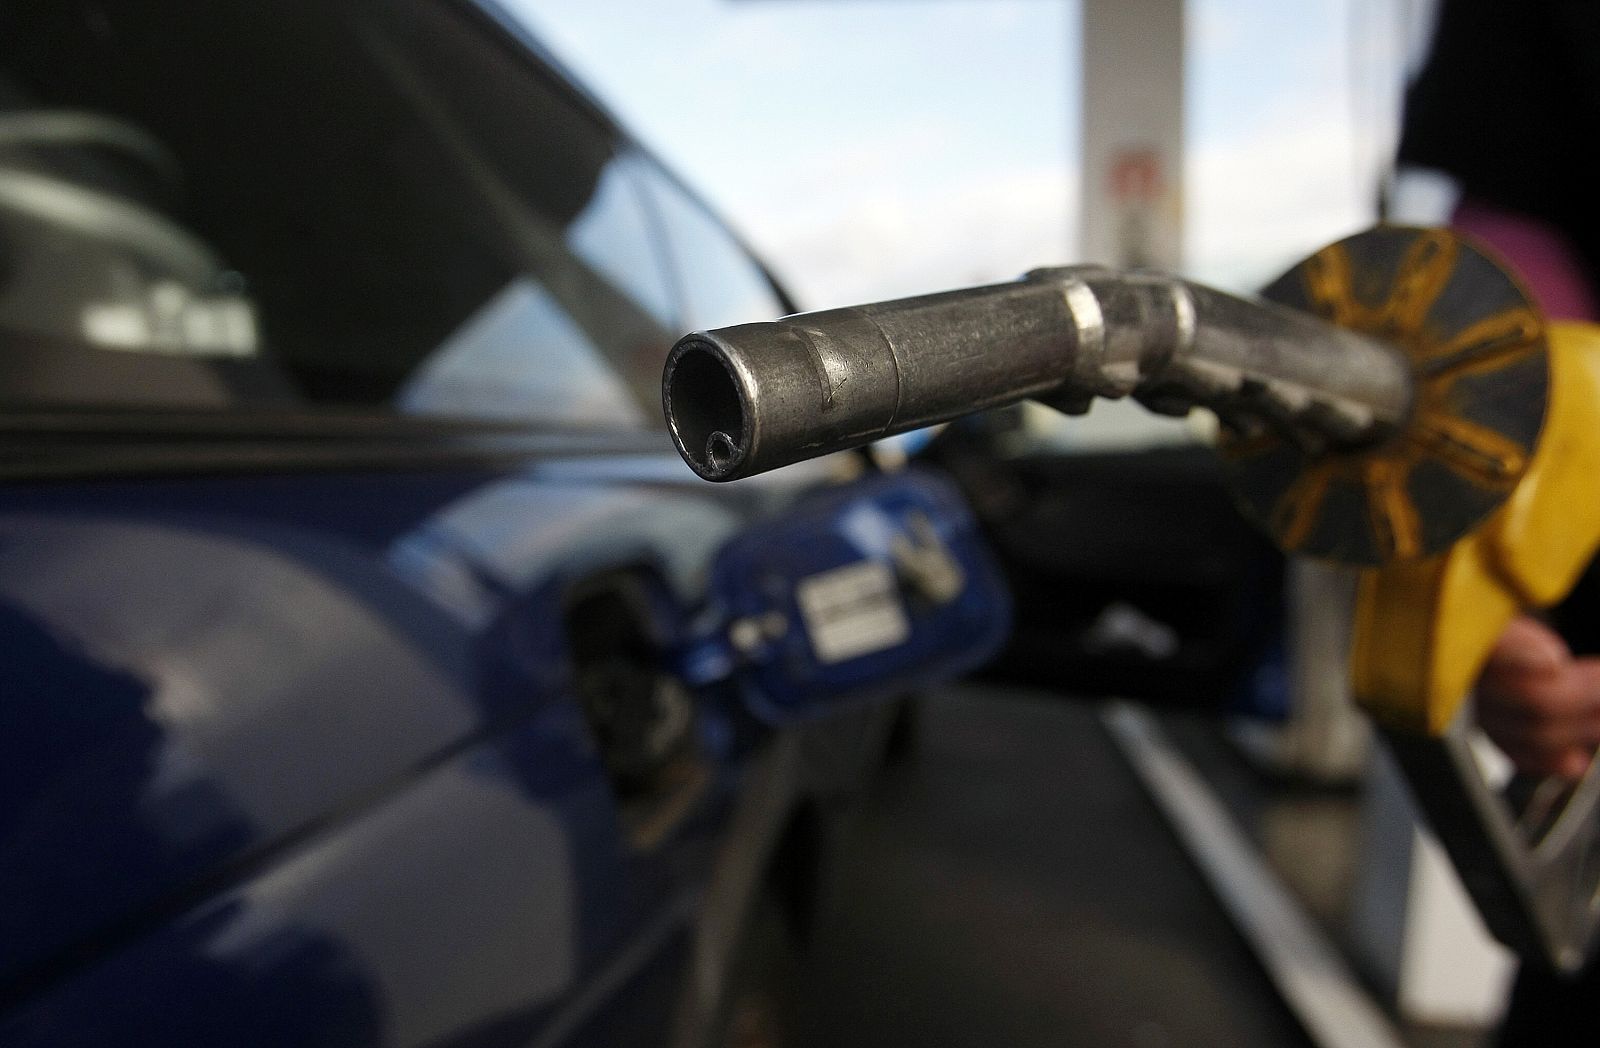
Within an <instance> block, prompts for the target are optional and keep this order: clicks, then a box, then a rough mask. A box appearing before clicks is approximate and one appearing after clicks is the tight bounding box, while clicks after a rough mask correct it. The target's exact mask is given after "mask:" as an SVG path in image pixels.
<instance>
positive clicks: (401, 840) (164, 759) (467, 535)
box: [0, 0, 1007, 1046]
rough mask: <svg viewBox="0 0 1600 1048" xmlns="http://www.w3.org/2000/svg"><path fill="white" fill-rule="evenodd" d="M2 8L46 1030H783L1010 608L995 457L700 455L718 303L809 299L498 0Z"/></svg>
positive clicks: (19, 871) (15, 520)
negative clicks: (682, 341) (898, 796)
mask: <svg viewBox="0 0 1600 1048" xmlns="http://www.w3.org/2000/svg"><path fill="white" fill-rule="evenodd" d="M0 40H3V41H4V45H3V51H0V471H3V474H4V478H3V480H4V488H3V495H0V1043H5V1044H7V1045H32V1044H39V1045H43V1044H67V1043H72V1044H113V1043H115V1044H127V1043H150V1044H163V1045H178V1044H194V1045H200V1044H205V1045H212V1044H218V1043H227V1044H235V1045H245V1044H261V1045H267V1044H272V1045H281V1044H328V1045H358V1044H386V1045H434V1046H445V1045H461V1046H465V1045H468V1044H471V1045H498V1044H528V1043H536V1044H551V1045H554V1044H593V1045H623V1044H658V1043H667V1042H669V1041H670V1042H672V1043H677V1044H693V1043H704V1042H708V1041H709V1042H711V1043H719V1042H722V1043H727V1042H729V1041H730V1040H732V1039H734V1038H736V1037H744V1036H748V1034H749V1031H750V1030H751V1029H752V1028H754V1029H761V1028H763V1027H764V1026H769V1025H771V1024H774V1023H776V1022H779V1021H780V1019H781V1017H780V1016H779V1015H778V1014H777V1009H776V1008H775V1007H774V1006H772V1005H771V1004H770V1003H763V1002H770V1001H771V1000H772V999H773V998H774V997H775V996H776V995H777V994H780V993H781V977H782V965H783V964H784V954H785V951H786V950H789V949H792V948H794V946H795V942H796V940H797V939H798V938H799V937H801V936H802V935H803V934H804V930H805V926H806V924H807V920H808V912H809V911H810V910H812V909H814V908H815V907H816V906H818V905H819V904H820V903H821V901H822V900H824V899H825V882H826V876H825V867H826V862H827V856H826V844H827V840H828V837H829V834H830V829H829V825H830V820H831V819H832V818H833V813H834V812H835V811H836V810H837V809H838V806H839V804H840V803H841V799H842V798H847V797H848V796H849V795H850V793H851V791H852V790H853V789H855V788H856V787H857V786H858V785H859V783H860V781H861V779H862V777H863V775H864V774H865V773H866V772H867V771H869V770H870V769H871V768H872V767H873V766H874V765H875V763H876V762H877V761H878V759H879V755H880V752H881V749H882V746H883V744H884V742H885V740H886V739H887V736H888V734H889V732H890V730H891V729H892V727H893V718H894V716H895V710H896V707H895V705H894V700H896V699H898V698H900V697H902V696H904V695H906V694H908V693H909V692H912V691H914V690H915V689H917V688H919V687H921V686H924V685H926V684H928V683H930V682H932V681H935V680H939V679H943V678H945V677H948V676H951V675H953V674H955V673H957V672H959V671H960V670H962V669H965V668H967V667H969V666H971V665H973V664H974V663H976V662H977V661H979V660H981V659H982V658H983V657H984V656H985V655H986V654H988V653H989V652H991V651H992V650H993V649H994V648H995V647H996V646H997V645H998V643H999V642H1000V640H1001V637H1002V634H1003V631H1004V629H1005V625H1006V607H1007V605H1006V596H1005V593H1004V590H1003V588H1002V585H1001V583H1000V581H999V577H998V575H997V573H996V571H995V569H994V568H993V567H992V566H991V564H990V562H989V559H988V555H987V554H986V552H985V551H984V549H983V548H982V545H981V542H980V541H979V540H978V538H977V536H976V531H975V526H974V524H973V521H972V519H971V517H970V515H969V513H968V512H967V510H966V509H965V507H964V505H963V504H962V502H961V500H960V498H959V496H957V495H956V494H955V493H954V490H953V489H952V488H951V487H950V486H949V485H948V484H947V483H946V482H943V481H940V480H938V479H936V478H933V477H930V476H927V475H924V474H918V473H914V472H912V473H901V474H897V475H893V476H884V475H875V474H873V473H872V471H870V469H869V468H868V466H867V465H866V464H865V463H864V462H863V461H862V460H860V459H856V458H851V459H845V460H839V461H834V462H832V463H829V464H823V465H821V466H820V467H818V468H815V469H811V470H802V471H793V472H791V473H788V474H786V475H785V476H784V477H782V478H779V479H777V480H776V481H774V482H772V483H766V484H752V485H742V486H740V487H738V488H734V489H715V488H713V487H712V486H710V485H706V484H704V483H703V482H700V481H698V480H697V479H695V478H694V477H693V476H692V475H691V474H690V473H689V471H688V470H687V469H686V468H685V467H684V466H683V465H682V463H681V462H679V461H678V459H677V457H676V455H675V454H673V453H672V452H671V450H670V445H669V443H668V441H667V439H666V436H665V434H664V432H663V430H662V423H661V421H660V410H659V392H658V388H659V386H658V384H659V376H660V369H661V364H662V361H663V359H664V357H665V353H666V350H667V348H668V345H669V343H670V341H671V339H672V337H673V336H674V335H675V334H676V333H677V332H679V331H681V330H685V329H687V328H690V327H703V326H712V325H719V324H726V323H730V322H736V321H740V320H745V319H754V318H761V317H769V316H772V315H776V314H778V313H783V312H788V311H790V309H791V308H792V307H791V306H790V303H789V302H788V300H787V299H786V298H785V297H784V295H783V293H782V292H781V290H779V289H778V288H777V287H776V286H775V284H774V283H773V281H772V280H771V278H770V277H769V276H768V274H767V273H766V272H765V270H764V269H763V268H762V267H761V265H760V264H759V263H758V262H757V261H756V260H755V259H754V258H753V257H752V256H751V254H750V253H749V252H748V251H747V250H746V249H745V248H744V247H743V246H742V245H741V243H740V242H739V240H738V239H737V238H736V237H735V236H734V235H733V234H731V233H730V232H729V231H728V229H727V227H726V226H725V225H723V224H722V222H720V221H719V220H718V219H717V218H716V217H715V216H714V215H713V214H712V213H711V212H710V211H709V210H707V209H706V208H705V206H704V205H703V204H702V203H701V202H700V201H699V200H698V199H697V198H696V197H695V196H694V194H692V193H691V192H689V191H688V190H687V189H685V188H684V186H683V185H682V184H681V183H680V182H678V181H677V180H676V179H675V178H674V177H673V176H672V175H670V174H669V173H668V172H666V171H665V170H664V169H663V168H662V167H661V166H660V165H659V164H658V163H657V162H656V161H655V160H654V159H652V158H651V156H649V155H648V154H647V153H646V152H645V151H644V150H642V149H641V148H639V147H638V146H637V144H635V143H634V142H633V141H632V140H631V139H630V138H629V136H628V135H627V134H626V133H624V132H623V131H622V130H621V129H619V127H618V126H617V124H616V123H615V121H613V120H612V119H611V118H610V117H608V116H607V114H606V113H605V111H604V110H603V109H602V108H601V107H600V106H599V105H598V104H597V103H596V102H595V100H594V99H593V98H591V97H590V96H588V95H587V94H586V93H585V92H584V91H583V89H582V88H581V87H579V86H577V85H576V84H575V83H574V82H573V81H572V80H571V79H570V78H569V77H567V76H565V75H564V74H563V73H562V72H561V71H560V69H559V68H558V66H557V65H556V63H555V62H554V60H553V59H552V58H550V56H549V55H548V54H547V53H545V52H544V51H543V50H542V49H541V48H540V46H539V45H538V44H537V43H536V42H535V41H534V40H533V39H532V38H530V37H529V36H528V35H526V33H525V32H524V30H523V29H522V28H521V27H520V25H519V24H518V23H516V22H514V21H512V20H510V19H508V18H506V17H505V16H503V15H502V14H501V13H500V12H499V11H498V10H497V9H495V8H493V7H491V6H488V5H479V4H475V3H468V2H450V0H385V2H379V0H371V2H368V0H358V2H353V3H347V4H339V5H326V4H322V3H313V2H309V0H307V2H299V0H296V2H291V3H288V4H278V5H269V6H259V5H257V6H251V5H212V6H207V7H201V8H178V7H174V6H173V5H169V4H161V3H142V2H141V3H130V4H119V5H114V6H105V5H102V4H99V3H94V2H72V0H66V2H60V0H58V2H51V3H33V2H27V3H19V4H10V5H7V6H6V8H5V10H4V11H3V12H0ZM851 478H854V479H851ZM840 480H845V481H847V482H846V483H842V484H841V483H839V481H840ZM907 549H912V550H913V552H915V553H916V557H915V558H913V559H914V560H915V564H916V565H917V566H918V570H922V571H925V570H926V569H927V566H928V565H929V564H930V563H933V564H936V565H938V567H939V570H940V571H942V572H944V573H945V578H944V581H945V582H946V583H948V582H950V581H951V580H952V579H953V580H954V582H955V585H954V587H953V588H952V587H951V586H949V585H943V586H938V587H932V588H930V587H927V586H922V585H919V577H918V575H917V571H913V570H911V569H910V568H909V567H908V565H907V561H906V557H905V552H906V550H907ZM735 972H736V973H737V979H736V980H734V979H732V978H731V976H732V974H733V973H735ZM752 1002H753V1003H752Z"/></svg>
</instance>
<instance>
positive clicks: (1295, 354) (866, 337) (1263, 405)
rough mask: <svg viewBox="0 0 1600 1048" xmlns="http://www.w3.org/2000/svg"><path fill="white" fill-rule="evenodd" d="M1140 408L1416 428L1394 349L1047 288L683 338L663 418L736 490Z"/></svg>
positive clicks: (832, 313) (1170, 298) (1153, 287)
mask: <svg viewBox="0 0 1600 1048" xmlns="http://www.w3.org/2000/svg"><path fill="white" fill-rule="evenodd" d="M1135 393H1137V394H1140V395H1142V396H1147V397H1149V398H1150V399H1151V400H1152V401H1160V402H1161V403H1163V404H1165V405H1169V406H1185V405H1205V406H1207V407H1212V408H1215V409H1216V410H1218V411H1219V412H1221V413H1223V414H1228V413H1230V412H1232V413H1234V414H1237V415H1241V416H1251V417H1257V418H1266V419H1269V420H1270V421H1273V422H1275V423H1278V424H1281V425H1287V426H1289V427H1290V428H1294V429H1298V430H1300V431H1301V432H1302V435H1305V436H1307V437H1308V439H1322V440H1327V441H1331V442H1333V443H1339V444H1350V443H1359V442H1361V441H1364V440H1370V439H1372V438H1373V437H1374V435H1375V434H1377V435H1381V434H1382V433H1383V432H1385V431H1387V428H1391V427H1393V426H1394V425H1395V424H1397V423H1398V422H1399V421H1400V420H1401V419H1402V418H1403V417H1404V416H1405V414H1406V413H1407V411H1408V410H1409V406H1410V398H1411V395H1412V389H1411V380H1410V374H1409V370H1408V366H1407V364H1406V362H1405V360H1404V358H1403V357H1402V356H1401V355H1400V354H1399V353H1397V352H1396V351H1395V350H1394V349H1393V348H1392V347H1390V346H1387V345H1386V344H1384V343H1381V342H1379V341H1377V340H1374V339H1370V338H1367V337H1366V336H1363V335H1359V334H1357V333H1355V332H1351V331H1346V330H1343V329H1340V328H1335V327H1333V326H1331V325H1328V324H1325V323H1322V322H1321V321H1318V320H1317V319H1315V318H1313V317H1310V316H1307V315H1305V314H1301V313H1296V312H1294V311H1292V310H1288V309H1284V308H1282V307H1278V306H1274V305H1271V304H1270V303H1253V302H1245V301H1242V300H1239V299H1235V298H1232V297H1231V296H1228V295H1224V294H1222V293H1221V292H1217V291H1212V290H1210V289H1209V288H1204V287H1200V286H1198V285H1194V284H1189V283H1186V282H1184V281H1181V280H1177V279H1175V278H1172V277H1165V276H1160V275H1158V274H1142V273H1136V274H1121V273H1116V272H1113V271H1111V270H1106V269H1100V268H1095V267H1082V268H1069V269H1049V270H1039V271H1036V272H1035V273H1032V274H1029V275H1028V276H1027V277H1026V278H1024V279H1022V280H1019V281H1016V282H1014V283H1010V284H996V285H991V286H987V287H976V288H967V289H964V290H960V291H948V292H944V293H943V294H937V295H925V296H922V297H919V298H908V299H899V300H896V301H892V302H879V303H874V304H871V305H865V306H855V307H851V308H847V309H832V310H826V311H824V312H819V313H801V314H797V315H795V316H791V317H785V318H783V319H781V320H777V321H773V322H771V323H765V324H743V325H740V326H737V327H728V328H719V329H717V330H715V331H701V332H695V333H693V334H690V335H686V336H685V337H684V338H683V339H681V340H680V341H679V342H678V344H677V345H676V346H674V347H673V350H672V353H671V355H670V356H669V357H668V359H667V366H666V371H665V374H664V375H663V379H662V400H663V406H664V408H665V410H666V415H667V422H668V425H669V427H670V429H671V432H672V438H673V441H674V442H675V443H676V444H677V446H678V451H679V452H680V453H681V454H682V455H683V458H684V460H685V461H687V462H688V463H689V465H690V467H692V468H693V469H694V471H695V472H696V473H698V474H699V475H700V476H702V477H704V478H706V479H707V480H735V479H738V478H739V477H746V476H750V475H752V474H755V473H761V472H764V471H766V470H770V469H775V468H777V467H778V466H783V465H787V464H788V463H791V462H797V461H799V460H801V459H807V458H814V457H816V456H818V455H824V454H827V453H829V452H832V451H840V450H843V449H845V448H850V447H858V446H860V445H863V444H866V443H869V442H871V441H873V440H877V439H879V438H880V437H887V436H892V435H894V434H896V433H903V432H905V431H907V430H911V429H917V428H919V427H922V426H928V425H932V424H934V423H936V422H943V421H946V420H948V419H952V418H955V417H957V416H959V415H964V414H967V413H969V412H974V411H981V410H984V409H986V408H992V407H997V406H999V405H1002V404H1008V403H1012V402H1015V401H1018V400H1022V399H1025V398H1029V397H1032V398H1037V399H1039V400H1042V401H1044V402H1045V403H1053V404H1057V405H1082V404H1084V403H1087V401H1088V400H1089V399H1090V398H1092V397H1096V396H1103V397H1123V396H1127V395H1129V394H1135Z"/></svg>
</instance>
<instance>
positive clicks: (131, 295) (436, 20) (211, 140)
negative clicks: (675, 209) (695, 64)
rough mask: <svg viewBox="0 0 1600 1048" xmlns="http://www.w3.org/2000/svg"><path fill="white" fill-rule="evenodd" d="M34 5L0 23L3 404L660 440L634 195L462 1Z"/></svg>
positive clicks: (620, 172) (650, 244)
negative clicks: (255, 410) (576, 428)
mask: <svg viewBox="0 0 1600 1048" xmlns="http://www.w3.org/2000/svg"><path fill="white" fill-rule="evenodd" d="M37 6H38V5H6V6H5V8H4V9H3V10H0V38H3V39H5V40H7V43H8V46H7V48H6V55H5V57H4V58H0V398H3V400H4V401H5V402H8V403H11V404H19V403H20V404H31V405H36V404H39V403H48V404H51V405H58V404H61V403H67V404H86V405H97V406H125V405H126V404H128V403H130V402H132V403H138V404H140V405H143V406H150V405H161V404H170V405H174V406H183V407H228V406H231V407H238V406H241V405H243V406H252V405H268V406H285V405H317V404H325V405H337V406H342V407H357V408H363V409H381V410H392V411H396V412H399V413H403V414H423V415H450V416H477V417H495V418H512V419H527V420H531V421H535V422H555V423H580V424H584V425H602V426H625V427H638V426H642V425H655V424H658V419H659V415H660V411H659V381H660V365H661V360H662V358H663V357H664V354H665V351H666V348H667V346H668V345H669V344H670V342H671V339H672V337H673V334H674V333H675V332H676V331H677V329H678V328H679V327H680V326H681V320H680V317H679V315H678V314H679V310H678V308H677V304H676V297H675V294H674V291H673V288H672V286H671V284H670V283H669V279H668V273H667V269H666V264H665V261H664V259H663V258H662V257H661V255H660V245H659V243H658V241H657V240H656V239H655V238H654V229H653V227H652V224H651V219H650V216H649V213H648V212H647V210H646V207H645V202H644V200H643V199H642V197H641V194H640V190H639V187H638V185H637V183H636V182H635V181H634V180H633V178H632V177H631V176H629V175H628V174H626V173H625V172H624V164H623V163H622V162H621V161H620V160H619V157H618V154H617V150H616V146H615V142H614V136H613V134H612V132H611V131H610V129H609V128H608V127H606V126H605V125H604V124H603V123H602V122H601V121H600V120H599V119H598V118H597V117H595V116H594V115H592V113H591V112H590V111H589V110H587V109H585V108H584V107H583V106H581V105H579V104H577V103H576V102H575V101H574V99H573V97H572V96H571V95H570V94H569V93H568V92H567V91H566V90H565V89H564V88H563V87H561V86H559V85H558V84H557V83H556V82H555V81H554V80H553V79H552V78H551V76H550V75H549V74H548V73H547V72H545V71H541V70H539V69H537V68H536V67H535V66H534V64H533V60H532V58H531V57H530V56H529V55H527V54H524V53H521V52H520V51H518V50H517V49H516V48H515V46H514V45H512V44H511V43H510V42H509V41H506V40H503V39H500V38H499V37H498V36H495V35H493V34H492V33H491V32H490V31H489V30H487V29H486V27H485V25H483V24H480V22H479V20H478V19H477V18H475V17H473V16H471V14H470V13H469V12H470V9H469V8H465V7H457V6H455V5H447V4H442V3H426V2H420V0H394V2H382V3H380V2H375V0H373V2H360V0H357V2H354V3H344V4H326V3H322V2H313V0H285V2H282V3H276V4H270V5H261V4H212V5H198V6H196V5H162V4H114V5H104V4H99V3H94V4H90V3H87V2H85V3H82V4H74V3H71V2H68V3H57V4H52V5H46V6H44V7H43V9H42V11H41V10H36V9H35V7H37ZM112 376H115V377H114V378H113V377H112Z"/></svg>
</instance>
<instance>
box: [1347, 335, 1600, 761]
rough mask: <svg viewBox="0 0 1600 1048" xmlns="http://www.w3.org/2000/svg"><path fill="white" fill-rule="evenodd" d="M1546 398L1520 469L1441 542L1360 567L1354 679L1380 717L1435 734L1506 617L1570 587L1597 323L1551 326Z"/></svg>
mask: <svg viewBox="0 0 1600 1048" xmlns="http://www.w3.org/2000/svg"><path fill="white" fill-rule="evenodd" d="M1549 352H1550V402H1549V405H1548V407H1547V409H1546V414H1545V421H1544V427H1543V429H1542V431H1541V432H1540V435H1539V442H1538V446H1537V447H1536V448H1535V449H1534V453H1533V458H1532V460H1531V462H1530V463H1529V465H1528V471H1527V473H1526V474H1524V476H1523V478H1522V480H1521V481H1520V482H1519V483H1518V484H1517V487H1516V489H1515V490H1514V491H1513V492H1512V493H1511V496H1510V497H1509V498H1508V499H1507V500H1506V503H1505V504H1504V505H1503V506H1501V507H1500V509H1499V510H1497V511H1496V512H1495V514H1494V515H1493V516H1491V517H1490V518H1489V519H1488V520H1487V521H1486V522H1485V523H1484V524H1483V526H1482V527H1480V528H1478V529H1477V530H1476V531H1475V532H1473V533H1472V534H1471V535H1468V536H1467V537H1466V538H1464V539H1462V540H1461V541H1460V542H1457V543H1456V544H1455V545H1454V546H1452V547H1450V548H1449V549H1448V550H1446V551H1445V552H1443V553H1441V554H1439V555H1437V556H1434V557H1430V558H1428V559H1426V560H1419V561H1408V562H1407V561H1402V562H1396V563H1392V564H1389V565H1386V566H1384V567H1381V568H1377V569H1374V570H1372V571H1368V572H1365V573H1364V574H1363V576H1362V579H1361V586H1360V590H1359V593H1358V596H1357V600H1356V617H1355V630H1354V642H1353V644H1352V650H1351V666H1350V670H1351V679H1352V683H1353V686H1354V691H1355V696H1356V699H1357V701H1358V702H1360V703H1361V705H1362V706H1363V707H1364V708H1365V709H1366V710H1367V711H1368V712H1369V713H1371V714H1372V716H1373V717H1374V718H1376V719H1377V720H1378V721H1380V722H1381V723H1383V724H1384V725H1386V726H1388V727H1390V728H1394V729H1396V730H1400V731H1408V732H1412V733H1419V734H1426V735H1439V734H1442V733H1443V732H1444V730H1445V728H1446V727H1448V726H1449V725H1450V723H1451V722H1452V721H1453V720H1455V717H1456V715H1457V713H1458V712H1459V711H1460V709H1461V705H1462V703H1463V702H1464V701H1465V700H1466V697H1467V695H1468V693H1469V692H1470V690H1471V688H1472V684H1473V681H1475V680H1476V679H1477V677H1478V674H1479V673H1480V672H1481V671H1482V669H1483V665H1484V662H1485V661H1486V660H1487V659H1488V657H1489V652H1490V650H1491V649H1492V648H1493V647H1494V643H1495V640H1496V639H1497V638H1498V637H1499V636H1500V633H1501V631H1502V630H1504V629H1505V627H1506V625H1507V624H1508V623H1509V622H1510V621H1511V620H1512V619H1513V618H1514V617H1515V616H1516V615H1517V614H1518V613H1519V612H1521V611H1523V610H1526V609H1532V608H1542V607H1548V606H1549V605H1551V604H1554V603H1556V602H1557V601H1559V600H1560V599H1561V598H1562V597H1564V596H1566V594H1567V593H1568V592H1569V591H1570V590H1571V589H1572V587H1573V585H1574V584H1575V583H1576V582H1577V580H1578V577H1579V576H1580V575H1582V573H1583V570H1584V568H1585V567H1586V566H1587V565H1588V564H1589V562H1590V560H1591V559H1593V557H1594V556H1595V552H1596V550H1597V549H1600V327H1597V326H1595V325H1591V324H1572V323H1561V324H1552V325H1551V328H1550V350H1549Z"/></svg>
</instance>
